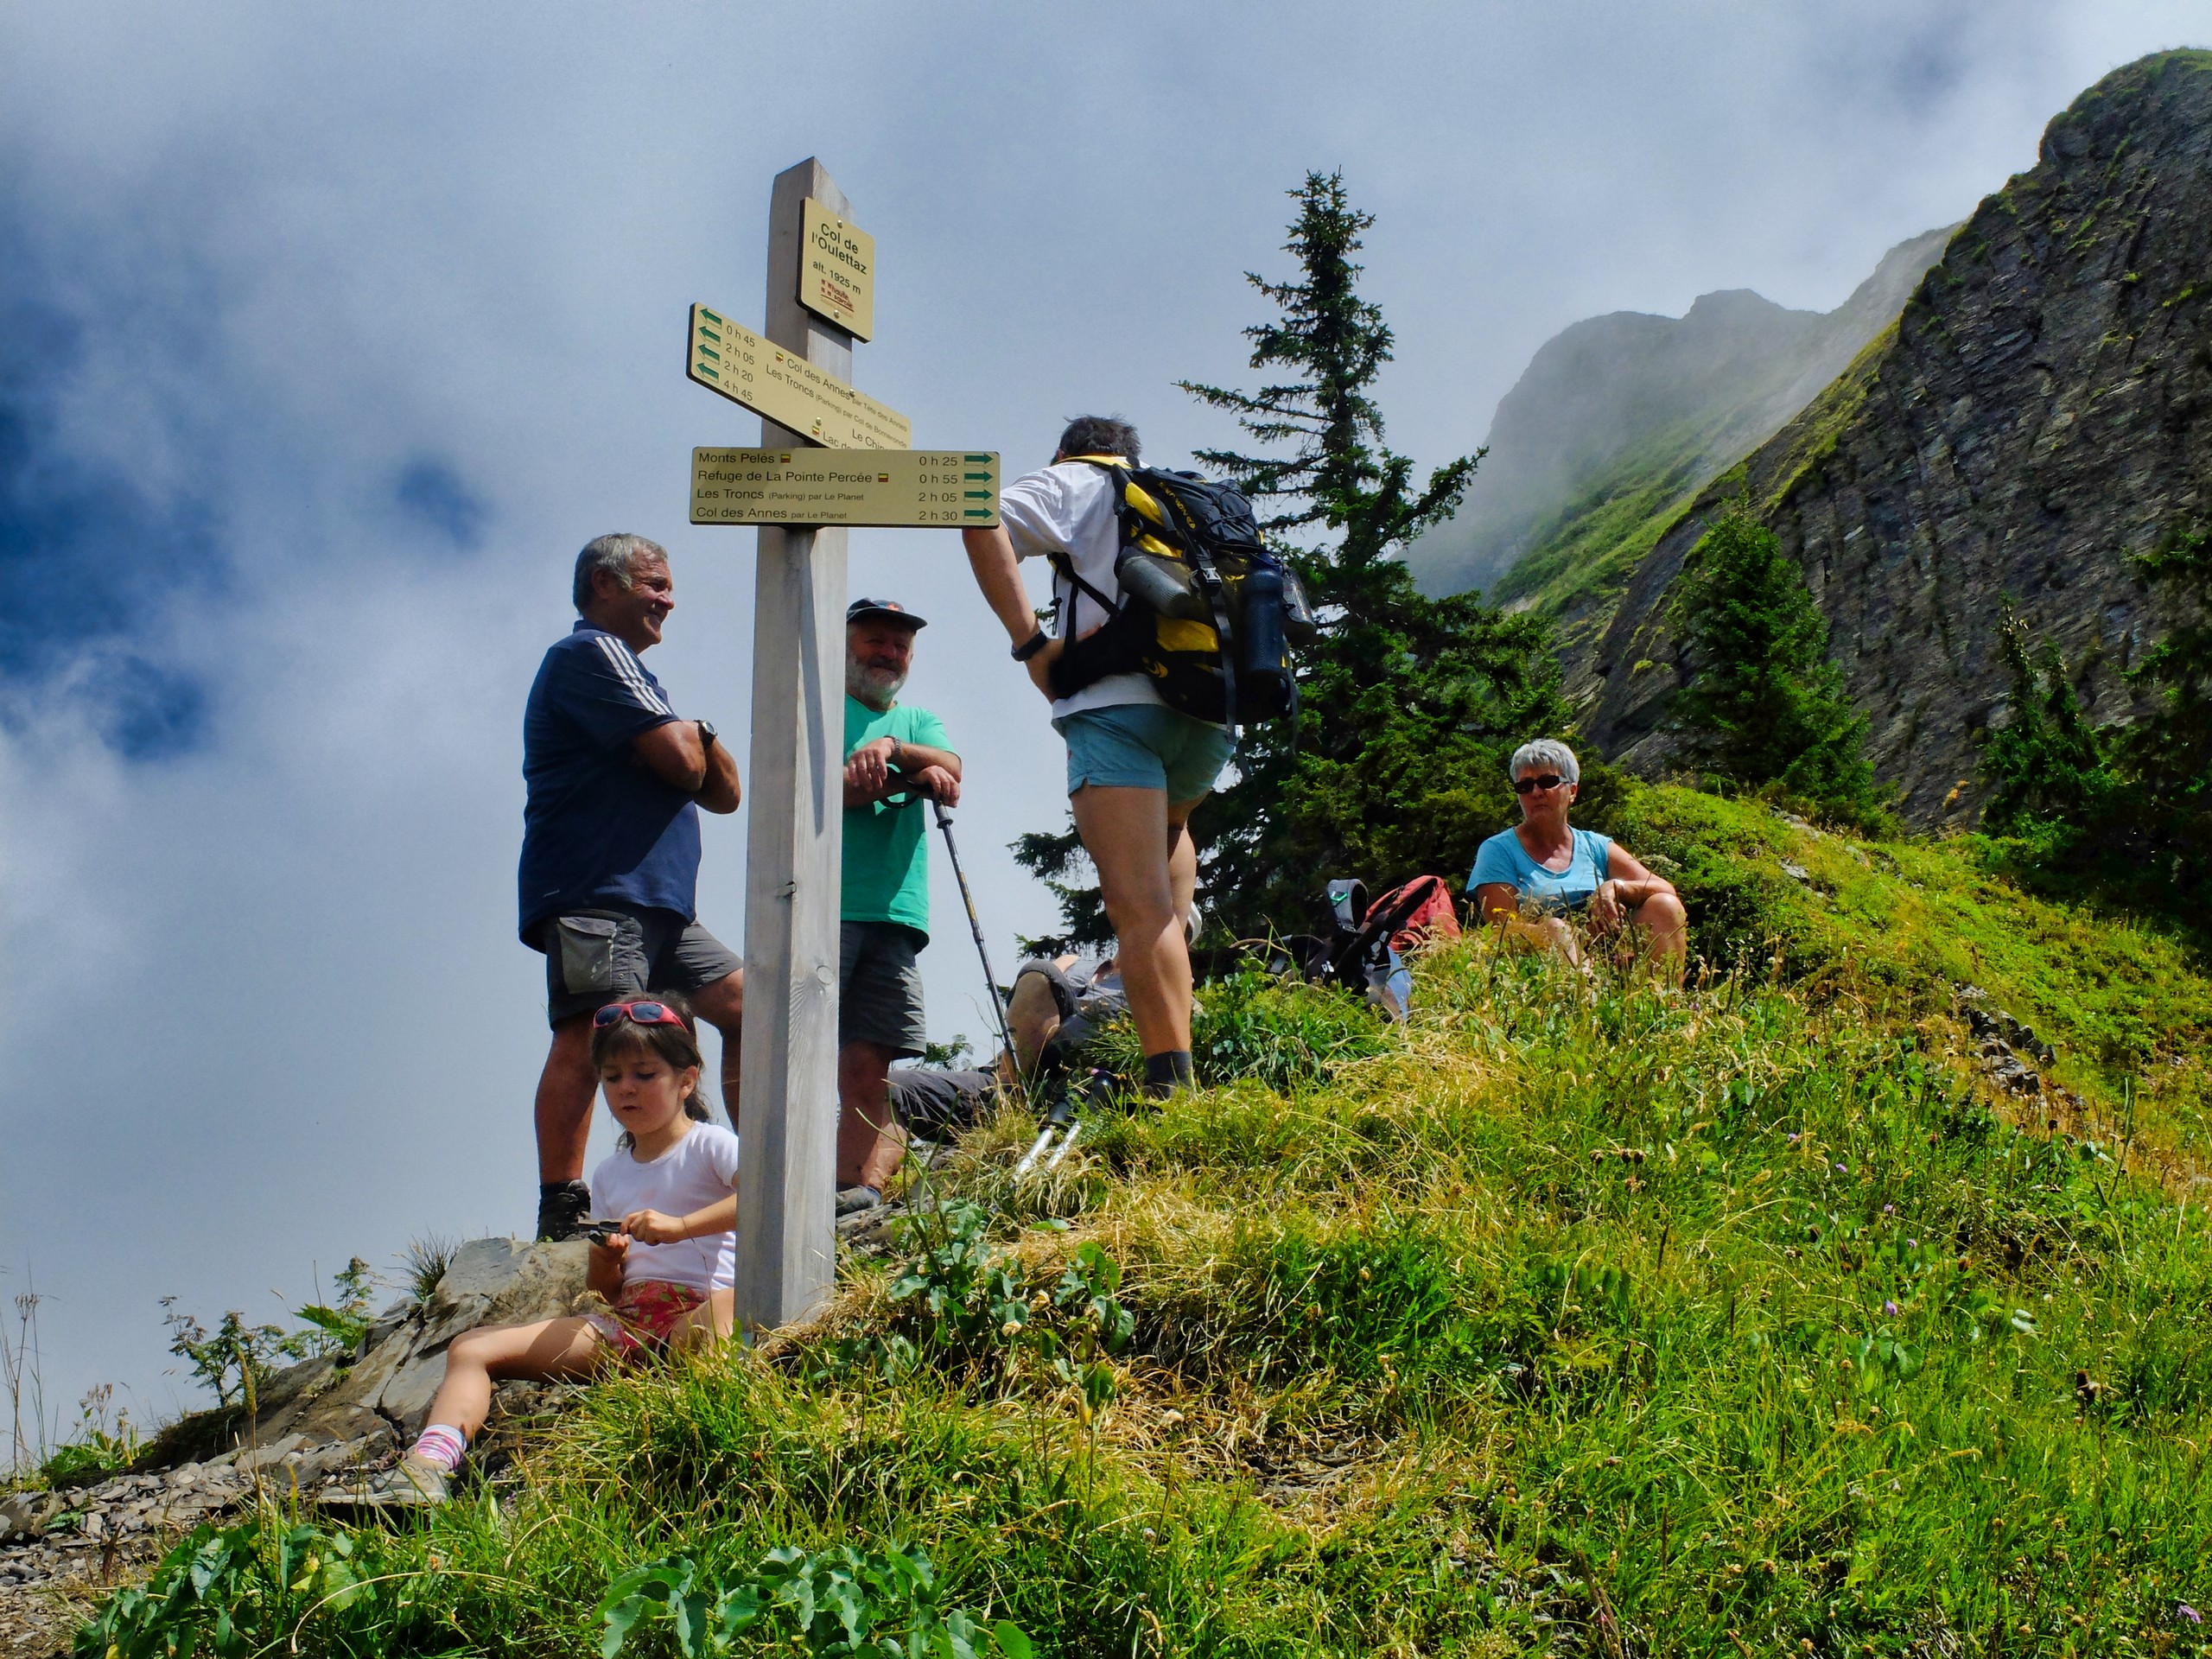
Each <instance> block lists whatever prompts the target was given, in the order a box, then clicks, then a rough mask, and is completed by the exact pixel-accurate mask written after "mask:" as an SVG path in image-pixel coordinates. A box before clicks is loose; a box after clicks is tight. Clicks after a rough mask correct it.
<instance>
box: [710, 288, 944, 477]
mask: <svg viewBox="0 0 2212 1659" xmlns="http://www.w3.org/2000/svg"><path fill="white" fill-rule="evenodd" d="M683 372H684V373H685V374H686V375H687V376H689V377H690V378H691V379H692V380H693V381H695V382H696V383H697V384H698V385H702V386H704V387H705V388H706V389H707V390H708V391H718V392H720V393H721V395H722V396H723V397H727V398H728V399H729V400H730V401H731V402H732V403H734V404H744V405H745V407H746V408H747V409H749V410H752V411H753V413H754V414H755V415H761V416H766V417H767V418H768V419H769V420H772V421H773V422H775V423H776V424H777V425H779V426H781V427H785V428H788V429H790V430H791V431H793V432H797V433H798V434H799V435H802V436H804V437H809V438H811V439H813V440H814V442H817V443H818V444H820V445H822V446H823V448H826V449H903V448H906V446H907V445H909V444H911V443H912V442H913V441H914V425H913V423H912V421H909V420H908V419H907V418H906V416H904V415H901V414H900V413H899V411H898V410H895V409H892V408H890V407H889V406H887V405H886V404H879V403H877V402H876V401H875V399H874V398H873V397H868V395H867V394H866V393H864V392H858V391H854V390H853V389H852V388H851V387H850V386H849V385H846V384H845V383H844V382H843V381H842V380H840V379H838V378H836V376H835V375H829V374H824V373H823V372H822V371H821V370H819V369H817V368H816V367H815V366H814V365H813V364H811V363H810V362H808V361H807V360H806V359H804V358H803V357H796V356H794V355H792V353H789V352H787V351H785V349H784V348H783V347H782V346H779V345H776V344H775V343H774V342H773V341H772V340H763V339H762V338H761V337H760V335H758V334H754V333H753V331H752V330H751V329H750V328H745V327H739V326H738V325H737V324H736V323H734V322H732V321H730V320H729V319H728V317H726V316H724V315H722V314H721V312H719V311H715V310H711V309H709V308H708V307H706V306H703V305H695V306H693V307H692V308H691V338H690V350H689V352H688V353H687V355H686V356H685V358H684V359H683Z"/></svg>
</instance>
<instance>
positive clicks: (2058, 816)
mask: <svg viewBox="0 0 2212 1659" xmlns="http://www.w3.org/2000/svg"><path fill="white" fill-rule="evenodd" d="M2133 563H2134V565H2135V567H2136V569H2137V570H2138V572H2139V574H2140V575H2142V577H2143V578H2144V580H2145V581H2146V582H2152V583H2154V584H2157V585H2158V586H2159V587H2160V588H2162V589H2163V591H2164V594H2165V595H2166V598H2167V602H2168V603H2169V604H2171V606H2173V607H2175V608H2176V609H2177V611H2178V612H2179V613H2180V615H2181V619H2182V620H2180V621H2179V622H2177V624H2176V625H2175V626H2173V627H2172V628H2171V629H2170V630H2169V631H2168V632H2167V633H2166V635H2165V637H2164V639H2160V640H2159V641H2158V643H2157V644H2156V645H2152V647H2151V648H2150V649H2149V650H2148V651H2146V652H2144V653H2143V656H2142V658H2141V659H2140V660H2139V661H2138V662H2137V663H2136V664H2134V665H2133V667H2132V668H2130V669H2128V670H2127V671H2126V675H2125V677H2126V681H2127V683H2129V684H2130V685H2132V686H2135V687H2138V688H2140V689H2143V690H2149V691H2150V692H2152V694H2153V700H2152V705H2151V709H2150V711H2149V712H2148V714H2146V715H2145V716H2144V717H2143V718H2142V719H2140V720H2138V721H2132V722H2131V721H2108V722H2106V723H2104V724H2101V725H2094V724H2092V723H2091V722H2090V721H2089V718H2088V714H2087V712H2086V711H2085V710H2084V709H2082V702H2081V698H2080V696H2079V695H2078V694H2077V692H2076V690H2075V683H2074V677H2072V676H2070V675H2069V672H2068V671H2067V665H2066V663H2065V660H2064V658H2062V657H2061V656H2060V654H2059V652H2058V648H2057V646H2056V645H2054V644H2053V643H2052V642H2050V640H2047V639H2046V640H2043V641H2041V642H2037V641H2034V640H2033V639H2031V637H2030V635H2029V632H2028V630H2027V627H2026V625H2025V624H2024V623H2023V622H2022V621H2020V620H2018V618H2011V619H2008V620H2007V621H2006V623H2005V627H2004V629H2003V632H2002V636H2001V638H2002V641H2003V645H2004V651H2005V664H2006V666H2007V667H2008V668H2009V669H2010V670H2011V671H2012V690H2011V695H2010V697H2009V703H2010V713H2009V715H2008V717H2007V718H2006V719H2005V721H2004V722H2003V723H2002V724H2000V725H1998V726H1996V727H1994V728H1992V730H1991V731H1990V732H1989V734H1987V736H1986V738H1985V740H1984V741H1983V745H1982V761H1981V766H1982V775H1983V777H1984V778H1985V779H1987V781H1988V783H1989V785H1990V797H1989V801H1988V804H1986V806H1985V807H1984V808H1983V810H1982V823H1983V824H1984V826H1985V827H1986V829H1989V830H1990V831H1991V832H1992V833H1993V834H1995V835H1998V836H2005V837H2009V838H2010V839H2012V841H2014V842H2017V843H2018V855H2017V859H2016V862H2017V863H2018V865H2019V866H2021V867H2024V869H2025V870H2026V871H2027V872H2028V873H2030V874H2033V875H2036V876H2037V877H2038V878H2039V879H2042V880H2044V881H2046V882H2055V883H2057V884H2060V885H2063V886H2067V887H2079V886H2081V885H2082V884H2084V883H2087V884H2088V885H2091V886H2093V887H2096V888H2099V889H2101V890H2102V891H2104V892H2107V893H2110V894H2112V895H2113V896H2116V897H2119V898H2120V899H2125V900H2126V901H2127V902H2129V903H2133V904H2136V905H2139V906H2143V907H2145V908H2146V909H2152V910H2159V911H2169V912H2171V911H2175V910H2177V909H2179V910H2181V911H2182V912H2183V914H2185V915H2187V916H2188V917H2189V918H2190V920H2192V921H2194V919H2195V916H2194V912H2195V909H2196V906H2194V904H2193V902H2190V901H2191V900H2192V899H2193V895H2194V894H2195V893H2196V892H2197V890H2198V889H2199V888H2200V887H2202V884H2203V881H2204V880H2205V875H2204V871H2205V865H2206V860H2207V858H2208V857H2212V533H2208V531H2205V530H2204V529H2203V528H2202V527H2201V526H2200V527H2197V528H2195V529H2190V530H2186V531H2177V532H2176V533H2175V534H2173V535H2171V536H2170V537H2167V539H2166V540H2165V541H2164V542H2163V543H2160V545H2159V546H2158V547H2157V548H2156V549H2154V550H2152V551H2151V552H2149V553H2145V554H2142V555H2139V556H2137V557H2136V558H2135V559H2134V560H2133Z"/></svg>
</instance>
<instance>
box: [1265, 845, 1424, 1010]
mask: <svg viewBox="0 0 2212 1659" xmlns="http://www.w3.org/2000/svg"><path fill="white" fill-rule="evenodd" d="M1329 908H1330V911H1331V913H1332V918H1333V920H1334V922H1335V928H1334V931H1332V933H1331V935H1330V936H1329V937H1328V938H1319V937H1317V936H1313V935H1308V936H1306V938H1303V939H1302V940H1298V941H1294V942H1292V943H1293V944H1294V948H1297V949H1298V955H1299V969H1300V972H1302V973H1303V974H1304V975H1305V976H1306V978H1308V979H1313V980H1322V979H1332V980H1334V981H1336V982H1337V983H1338V984H1339V985H1342V986H1343V987H1344V988H1345V989H1346V990H1348V991H1352V992H1356V993H1357V994H1358V995H1363V996H1364V997H1365V998H1366V999H1367V1000H1368V1001H1370V1002H1372V1003H1373V1004H1375V1006H1376V1007H1378V1008H1380V1009H1381V1010H1382V1011H1383V1014H1386V1015H1388V1016H1389V1018H1390V1019H1393V1020H1402V1019H1404V1018H1405V1017H1406V1009H1407V1007H1408V1003H1409V1002H1410V1001H1411V1000H1412V995H1413V975H1412V973H1411V972H1410V971H1409V970H1408V969H1407V967H1406V964H1405V955H1406V953H1407V952H1408V951H1409V950H1412V949H1413V948H1414V946H1415V945H1417V944H1423V943H1426V942H1429V941H1433V940H1437V939H1456V938H1459V910H1458V908H1457V907H1456V906H1454V905H1453V904H1452V890H1451V888H1449V887H1446V886H1445V885H1444V878H1443V877H1442V876H1440V875H1417V876H1415V877H1414V879H1413V880H1410V881H1408V882H1406V883H1405V884H1403V885H1402V886H1401V887H1393V888H1391V889H1390V890H1389V892H1388V893H1384V894H1383V896H1382V897H1381V898H1379V899H1372V900H1370V899H1369V898H1368V896H1367V887H1366V884H1365V883H1364V882H1362V881H1357V880H1339V881H1332V882H1330V883H1329Z"/></svg>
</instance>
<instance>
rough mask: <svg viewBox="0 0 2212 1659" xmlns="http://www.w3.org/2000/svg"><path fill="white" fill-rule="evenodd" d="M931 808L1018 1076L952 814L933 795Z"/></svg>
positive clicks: (1003, 1004)
mask: <svg viewBox="0 0 2212 1659" xmlns="http://www.w3.org/2000/svg"><path fill="white" fill-rule="evenodd" d="M930 805H931V807H933V808H935V809H936V811H937V827H938V829H942V830H944V850H945V851H946V853H948V854H949V855H950V856H951V859H952V874H954V876H955V877H957V879H958V880H959V882H960V902H961V903H962V904H963V905H965V906H968V931H969V932H971V933H973V934H974V935H975V936H976V956H977V957H979V958H981V959H982V964H983V983H984V984H985V985H987V986H988V987H989V988H990V993H991V1012H992V1013H993V1014H995V1015H996V1016H997V1017H998V1022H999V1040H1000V1041H1001V1042H1002V1043H1004V1044H1005V1045H1006V1054H1007V1060H1008V1061H1009V1062H1010V1063H1011V1064H1012V1065H1014V1069H1015V1071H1016V1074H1017V1075H1019V1073H1020V1060H1019V1059H1018V1058H1015V1056H1014V1032H1013V1030H1012V1028H1011V1027H1008V1026H1007V1020H1006V1002H1005V1001H1004V999H1002V998H1001V996H1000V995H999V976H997V975H996V974H995V973H993V972H992V971H991V953H990V951H989V950H988V948H986V946H985V945H984V944H983V924H982V921H981V920H980V919H979V918H977V917H976V895H975V894H974V893H970V892H969V890H968V873H967V872H966V871H965V870H963V869H962V868H960V849H959V848H958V847H957V846H956V845H955V844H954V843H953V840H952V815H951V814H950V813H949V812H947V811H946V810H944V802H943V801H940V800H938V798H937V797H935V796H934V795H932V796H931V797H930Z"/></svg>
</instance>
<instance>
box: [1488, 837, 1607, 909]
mask: <svg viewBox="0 0 2212 1659" xmlns="http://www.w3.org/2000/svg"><path fill="white" fill-rule="evenodd" d="M1567 834H1568V835H1570V836H1573V838H1574V856H1573V859H1572V860H1570V861H1568V863H1567V868H1565V869H1563V870H1548V869H1546V868H1544V867H1543V866H1542V865H1541V864H1539V863H1537V862H1536V861H1535V859H1533V858H1531V857H1529V855H1528V854H1527V853H1526V852H1525V851H1523V850H1522V846H1521V837H1520V836H1517V835H1516V834H1515V833H1514V832H1513V831H1512V830H1510V829H1501V830H1499V831H1498V832H1497V834H1496V835H1494V836H1491V838H1490V839H1489V840H1488V841H1486V842H1483V844H1482V845H1481V846H1480V847H1478V848H1477V849H1475V870H1474V874H1472V875H1470V876H1469V877H1468V878H1467V891H1468V892H1469V893H1472V892H1473V891H1474V890H1475V889H1476V888H1477V887H1481V886H1482V885H1483V884H1484V882H1485V881H1503V882H1504V883H1505V884H1506V885H1507V886H1508V887H1511V888H1512V889H1513V890H1514V891H1515V892H1516V893H1520V894H1521V895H1522V897H1524V898H1529V899H1535V901H1536V902H1537V903H1538V904H1539V905H1541V906H1543V907H1544V908H1545V909H1546V910H1553V911H1558V910H1580V909H1581V908H1582V907H1583V906H1585V905H1586V904H1588V903H1589V902H1590V895H1591V894H1592V893H1595V892H1597V891H1598V885H1599V883H1600V882H1601V881H1604V880H1606V879H1607V873H1608V871H1609V870H1610V869H1611V849H1612V845H1613V843H1612V841H1611V837H1609V836H1601V835H1599V833H1598V832H1597V831H1596V830H1595V829H1570V830H1568V831H1567Z"/></svg>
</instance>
